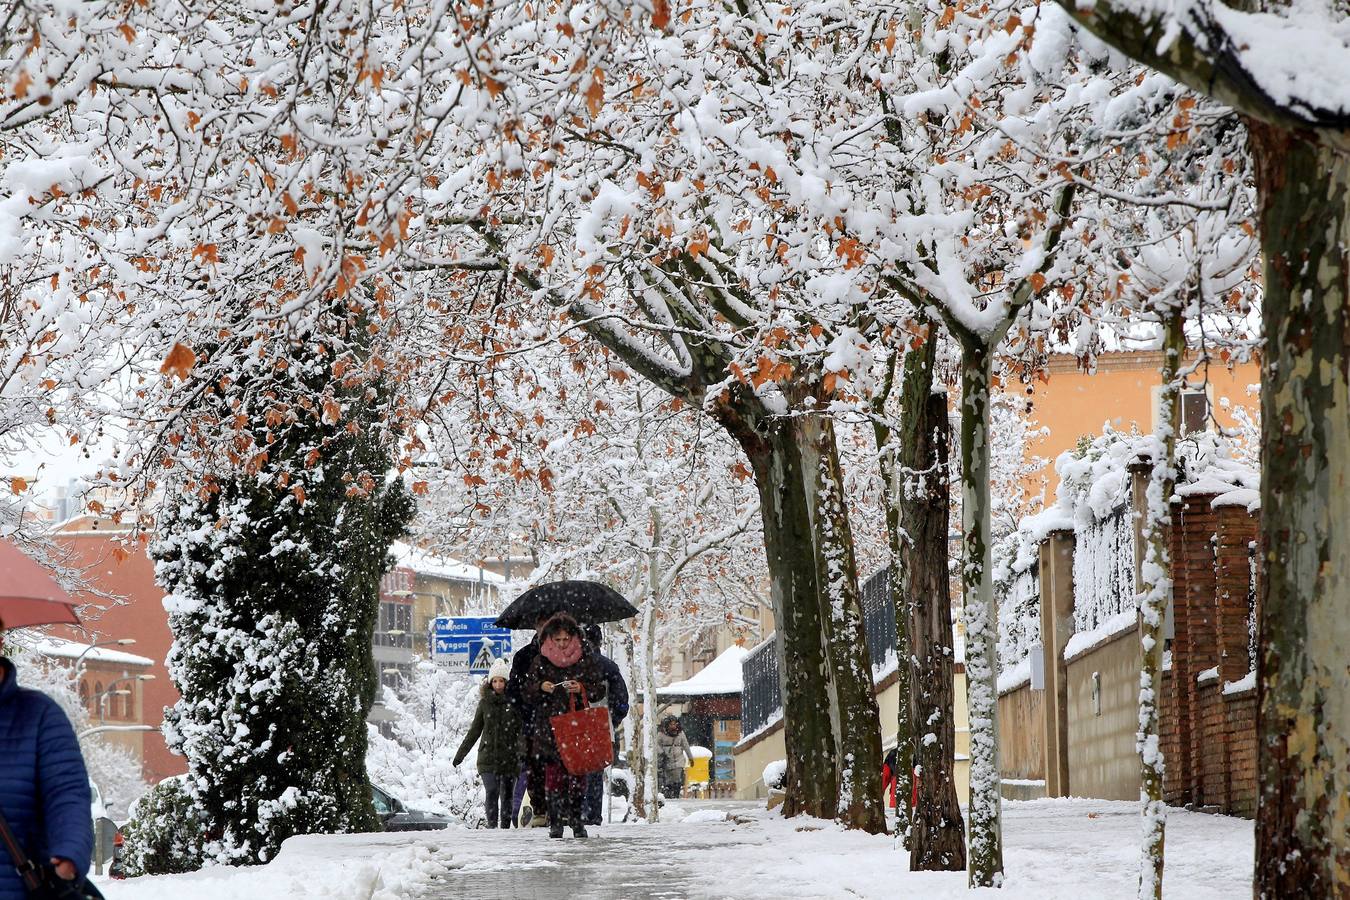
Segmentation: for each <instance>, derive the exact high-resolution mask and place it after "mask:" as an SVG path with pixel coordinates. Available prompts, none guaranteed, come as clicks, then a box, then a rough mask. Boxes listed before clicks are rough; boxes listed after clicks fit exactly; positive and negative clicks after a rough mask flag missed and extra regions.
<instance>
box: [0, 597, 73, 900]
mask: <svg viewBox="0 0 1350 900" xmlns="http://www.w3.org/2000/svg"><path fill="white" fill-rule="evenodd" d="M3 628H4V624H3V623H0V629H3ZM2 650H3V647H2V646H0V651H2ZM89 803H90V796H89V774H88V773H87V772H86V771H85V768H84V757H83V756H82V755H81V754H80V743H79V741H78V740H77V739H76V738H75V730H74V729H73V728H71V727H70V720H69V719H67V718H66V714H65V713H64V712H62V711H61V707H59V706H57V705H56V701H55V700H53V699H52V698H50V697H48V696H47V695H46V694H43V693H40V692H38V691H34V690H29V689H27V688H22V687H19V683H18V680H17V678H16V675H15V670H14V663H12V662H10V661H9V660H8V659H7V658H5V657H4V656H0V810H3V811H4V815H5V819H6V820H7V821H8V822H9V827H10V830H12V831H13V832H14V837H15V838H16V839H17V840H18V843H19V846H20V847H22V848H23V849H24V851H25V852H27V853H28V854H29V856H30V858H31V859H32V860H33V861H34V862H36V863H38V864H39V865H44V864H45V865H50V866H52V868H54V869H55V870H56V874H57V875H58V876H59V877H61V878H64V879H66V880H67V881H72V882H83V880H84V877H85V874H86V873H87V872H88V871H89V861H90V859H91V858H92V856H93V853H94V824H93V819H92V818H91V817H90V814H89ZM26 896H27V891H26V890H25V888H24V884H23V880H22V879H21V878H20V877H19V873H18V872H16V871H15V868H14V865H13V863H12V861H11V860H10V858H9V852H8V851H7V850H6V849H5V848H4V846H3V844H0V900H24V898H25V897H26Z"/></svg>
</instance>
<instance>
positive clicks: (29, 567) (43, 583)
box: [0, 541, 80, 628]
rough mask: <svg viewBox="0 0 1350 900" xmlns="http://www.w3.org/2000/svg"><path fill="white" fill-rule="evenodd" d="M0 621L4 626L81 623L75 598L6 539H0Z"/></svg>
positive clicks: (18, 626) (19, 626)
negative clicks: (76, 613) (76, 612)
mask: <svg viewBox="0 0 1350 900" xmlns="http://www.w3.org/2000/svg"><path fill="white" fill-rule="evenodd" d="M0 621H3V622H4V627H5V628H22V627H23V626H25V625H50V624H54V623H61V624H67V625H78V624H80V619H79V617H78V616H76V615H75V599H74V598H73V597H71V596H70V594H67V593H66V592H65V590H64V589H63V588H62V587H61V585H59V584H57V583H56V581H55V580H54V579H53V578H52V576H51V575H50V574H49V573H48V572H47V570H46V569H44V568H43V567H42V566H41V565H39V564H38V563H35V562H33V561H32V560H31V559H29V558H28V557H27V556H25V555H24V554H23V553H22V552H21V551H20V550H19V548H18V547H16V546H14V545H13V544H12V543H10V542H9V541H0Z"/></svg>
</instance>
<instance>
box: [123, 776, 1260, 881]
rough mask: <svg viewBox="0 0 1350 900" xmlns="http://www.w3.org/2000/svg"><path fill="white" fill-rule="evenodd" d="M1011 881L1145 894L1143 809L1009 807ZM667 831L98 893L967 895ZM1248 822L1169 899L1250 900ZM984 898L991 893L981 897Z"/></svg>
mask: <svg viewBox="0 0 1350 900" xmlns="http://www.w3.org/2000/svg"><path fill="white" fill-rule="evenodd" d="M1003 808H1004V829H1003V836H1004V844H1005V852H1004V859H1005V863H1006V870H1007V883H1006V885H1005V887H1004V889H1003V890H1002V891H1000V892H997V893H994V892H987V893H988V894H989V896H998V897H1003V898H1027V900H1079V898H1085V897H1091V898H1094V900H1097V898H1101V900H1108V898H1115V897H1120V898H1125V897H1133V896H1134V882H1135V877H1136V875H1135V873H1136V865H1135V861H1136V856H1137V852H1138V851H1137V849H1136V848H1137V846H1138V831H1139V818H1138V806H1137V804H1134V803H1124V802H1112V801H1101V800H1038V801H1032V802H1026V803H1016V802H1007V803H1005V804H1004V807H1003ZM662 814H663V821H662V822H661V823H660V824H658V825H655V826H652V825H647V824H645V823H628V824H611V825H604V826H600V827H598V828H593V829H592V837H591V838H589V839H588V840H586V841H576V840H573V839H572V838H570V837H569V838H567V839H565V840H562V841H552V840H549V839H548V837H547V835H546V834H545V831H544V829H541V828H535V829H530V830H528V831H523V832H522V831H511V832H507V833H502V832H500V831H486V830H481V831H465V830H453V831H448V832H430V833H428V832H421V833H413V834H401V835H400V834H392V835H340V836H314V837H303V838H295V839H293V840H291V841H288V842H287V843H286V845H285V846H284V847H283V848H282V851H281V853H280V854H279V855H278V857H277V859H276V860H275V861H273V862H272V863H271V864H269V865H266V866H260V867H255V868H246V869H213V870H207V871H205V872H199V873H195V874H192V875H175V876H160V877H154V878H139V879H134V880H131V881H124V882H101V883H100V886H101V887H102V888H103V889H104V892H105V893H106V894H107V896H108V898H109V900H161V898H162V900H168V898H180V897H189V898H191V900H226V898H229V900H234V898H240V897H242V898H247V900H255V898H256V900H262V898H322V900H393V898H426V900H433V898H463V897H468V896H473V897H475V898H479V900H490V898H497V897H502V898H518V897H531V896H538V897H566V898H568V900H582V898H613V900H620V898H621V900H638V898H646V897H664V898H690V900H694V898H697V900H723V898H735V900H769V898H773V900H781V898H803V900H806V898H810V900H828V898H849V900H856V898H860V897H862V898H878V900H880V898H893V897H896V896H900V895H902V894H903V895H906V896H922V897H925V898H933V900H943V898H958V897H968V896H970V895H971V892H970V891H968V890H967V888H966V880H965V874H964V873H911V872H909V871H908V867H907V864H906V855H905V854H904V853H902V852H899V851H897V850H896V849H895V847H894V841H893V839H892V838H890V837H887V836H870V835H863V834H857V833H852V832H846V831H843V830H841V829H839V828H837V827H836V826H835V825H833V824H832V823H829V822H821V821H817V820H810V819H794V820H784V819H782V818H779V817H778V816H777V815H775V814H772V813H768V812H766V811H765V810H764V809H763V808H762V807H761V806H759V805H758V804H750V803H732V802H717V801H685V802H681V803H678V804H677V803H670V804H667V805H666V807H665V808H664V810H663V811H662ZM1251 868H1252V824H1251V823H1250V822H1248V821H1244V820H1242V819H1233V818H1229V817H1226V816H1211V815H1204V814H1201V813H1189V812H1184V811H1180V810H1173V811H1172V812H1171V814H1170V816H1169V820H1168V831H1167V875H1166V881H1165V890H1166V894H1167V896H1169V897H1184V898H1186V900H1220V898H1223V900H1227V898H1232V897H1239V896H1250V894H1251ZM978 893H986V892H978Z"/></svg>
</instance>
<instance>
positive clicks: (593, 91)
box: [586, 68, 605, 119]
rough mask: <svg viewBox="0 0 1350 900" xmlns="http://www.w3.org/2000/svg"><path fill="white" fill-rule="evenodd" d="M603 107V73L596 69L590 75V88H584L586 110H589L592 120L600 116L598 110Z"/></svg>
mask: <svg viewBox="0 0 1350 900" xmlns="http://www.w3.org/2000/svg"><path fill="white" fill-rule="evenodd" d="M604 105H605V73H604V71H603V70H602V69H600V68H596V70H595V71H594V72H592V73H591V83H590V86H589V87H587V88H586V108H587V109H588V110H590V113H591V118H592V119H593V118H595V117H596V116H598V115H600V110H601V108H602V107H603V106H604Z"/></svg>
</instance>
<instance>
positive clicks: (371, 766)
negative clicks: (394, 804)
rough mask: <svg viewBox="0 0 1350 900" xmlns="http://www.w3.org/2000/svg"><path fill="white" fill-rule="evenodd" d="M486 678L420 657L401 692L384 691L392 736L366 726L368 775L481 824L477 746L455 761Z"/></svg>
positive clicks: (409, 799) (410, 799)
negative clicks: (450, 669)
mask: <svg viewBox="0 0 1350 900" xmlns="http://www.w3.org/2000/svg"><path fill="white" fill-rule="evenodd" d="M482 684H483V682H482V681H481V680H480V679H478V678H472V677H469V676H465V675H452V674H450V673H447V672H446V671H445V670H443V669H440V668H437V667H436V666H434V665H432V664H431V663H426V662H423V663H420V664H419V665H418V667H417V669H416V670H415V671H414V673H413V677H412V679H411V680H410V681H409V682H408V683H406V684H405V685H404V686H403V689H402V691H401V692H400V694H399V695H395V694H394V693H393V692H392V691H386V692H385V696H384V705H385V708H386V709H388V710H389V712H390V713H391V714H392V715H393V717H394V718H393V720H392V721H391V722H389V723H388V729H389V732H390V735H389V736H385V735H383V734H381V733H380V731H379V729H378V728H376V727H375V726H373V725H372V726H370V727H369V729H368V738H369V746H368V749H367V752H366V769H367V771H368V772H369V773H370V780H371V781H372V782H374V783H375V784H378V785H379V786H380V787H382V788H384V789H385V790H386V791H388V792H389V793H391V794H393V795H394V796H395V797H397V798H399V799H400V800H402V801H403V802H404V803H406V804H408V805H410V806H413V807H418V808H422V809H426V808H431V809H435V810H440V811H443V812H445V813H447V814H449V815H451V816H454V817H455V818H457V819H459V820H460V821H462V822H463V823H464V824H465V825H467V826H469V827H477V826H478V825H480V824H482V823H483V822H484V821H485V819H484V813H483V790H482V782H481V781H480V779H479V778H478V769H477V765H476V763H475V759H476V755H477V754H476V751H474V750H470V752H469V753H468V755H467V756H466V757H465V758H464V761H463V762H462V763H461V764H460V765H458V766H456V765H454V764H453V763H452V760H453V759H454V756H455V751H456V750H457V749H459V745H460V742H461V741H462V740H463V739H464V735H465V734H467V733H468V731H469V726H470V725H471V724H472V723H473V714H474V710H476V709H477V708H478V698H479V696H480V693H481V689H482Z"/></svg>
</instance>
